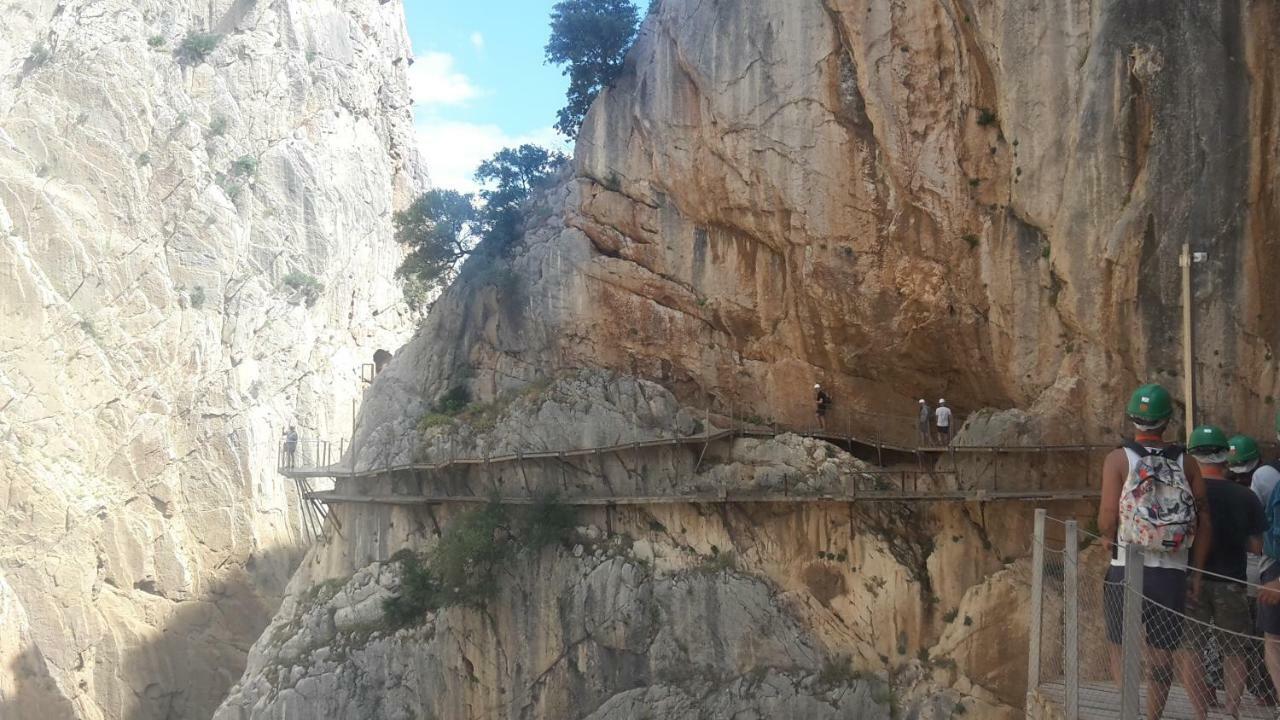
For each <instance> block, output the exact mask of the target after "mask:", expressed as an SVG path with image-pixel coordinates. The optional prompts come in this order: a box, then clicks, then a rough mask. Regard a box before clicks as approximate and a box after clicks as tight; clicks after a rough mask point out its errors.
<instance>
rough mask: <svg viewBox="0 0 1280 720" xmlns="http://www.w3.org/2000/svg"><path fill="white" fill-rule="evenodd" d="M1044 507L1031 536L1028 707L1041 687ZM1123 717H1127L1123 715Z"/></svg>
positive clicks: (1037, 509)
mask: <svg viewBox="0 0 1280 720" xmlns="http://www.w3.org/2000/svg"><path fill="white" fill-rule="evenodd" d="M1046 514H1047V513H1046V511H1045V509H1044V508H1036V524H1035V530H1034V532H1033V534H1032V536H1031V618H1030V622H1028V623H1027V638H1028V640H1030V648H1029V651H1028V652H1027V707H1028V708H1030V707H1031V701H1032V695H1033V693H1035V691H1036V690H1037V689H1038V688H1039V687H1040V625H1041V621H1042V620H1043V612H1044V605H1043V601H1044V521H1045V516H1046ZM1121 717H1127V716H1124V715H1121Z"/></svg>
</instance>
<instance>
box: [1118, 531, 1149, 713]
mask: <svg viewBox="0 0 1280 720" xmlns="http://www.w3.org/2000/svg"><path fill="white" fill-rule="evenodd" d="M1142 579H1143V578H1142V548H1139V547H1135V546H1133V545H1129V546H1128V547H1126V548H1125V562H1124V616H1123V622H1124V634H1123V635H1122V640H1121V656H1122V659H1121V663H1120V667H1121V673H1120V678H1121V680H1120V717H1122V718H1136V717H1138V696H1139V694H1140V692H1141V689H1142V645H1143V642H1144V641H1143V638H1142Z"/></svg>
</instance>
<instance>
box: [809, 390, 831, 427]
mask: <svg viewBox="0 0 1280 720" xmlns="http://www.w3.org/2000/svg"><path fill="white" fill-rule="evenodd" d="M813 402H814V414H815V415H817V416H818V428H819V429H822V430H826V429H827V410H828V409H829V408H830V407H831V396H830V395H828V394H827V391H826V390H823V389H822V384H821V383H814V385H813Z"/></svg>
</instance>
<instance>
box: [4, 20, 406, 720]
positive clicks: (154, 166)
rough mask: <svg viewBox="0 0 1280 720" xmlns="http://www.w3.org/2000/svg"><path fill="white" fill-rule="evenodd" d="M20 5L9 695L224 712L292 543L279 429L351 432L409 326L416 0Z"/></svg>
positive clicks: (87, 710)
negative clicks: (356, 404)
mask: <svg viewBox="0 0 1280 720" xmlns="http://www.w3.org/2000/svg"><path fill="white" fill-rule="evenodd" d="M4 16H5V20H4V23H3V24H0V85H2V86H3V89H2V90H0V316H3V318H4V321H3V322H2V323H0V590H2V591H3V592H0V609H2V610H0V612H3V617H4V622H3V623H0V625H3V629H2V630H0V635H3V639H2V640H0V716H3V717H6V718H8V717H50V718H52V717H71V716H74V717H79V718H95V719H96V718H108V719H115V718H130V719H137V720H143V719H146V718H162V717H178V716H181V717H200V716H208V714H209V713H210V712H211V711H212V709H213V707H214V706H215V705H216V704H217V702H218V701H219V699H220V698H221V697H222V696H223V695H224V693H225V689H226V687H227V686H229V685H230V684H231V683H232V682H233V681H234V679H235V678H236V677H237V676H238V675H239V674H240V669H241V668H242V667H243V663H244V661H245V654H246V651H247V648H248V647H249V645H250V644H251V642H252V641H253V639H254V638H256V637H257V635H258V634H259V632H260V631H261V629H262V628H263V627H264V626H265V624H266V622H267V621H268V619H269V617H270V615H271V613H272V612H273V611H274V609H275V607H276V604H277V602H278V599H279V597H280V595H281V593H282V591H283V589H284V585H285V583H286V581H287V579H288V577H289V576H290V573H291V572H292V570H293V568H294V567H295V564H296V562H297V561H298V559H299V556H300V551H301V548H300V540H301V538H300V536H299V518H298V514H297V502H296V494H295V490H294V488H293V487H292V483H291V482H288V481H285V480H283V479H282V478H280V477H279V476H278V475H277V474H276V473H275V464H276V447H277V445H276V444H277V441H278V439H279V435H280V433H281V431H282V430H283V429H284V428H285V427H286V426H288V425H290V424H296V425H297V426H298V428H299V431H300V434H301V435H302V438H303V440H304V441H307V440H314V439H316V438H325V439H329V438H337V437H339V436H342V435H345V434H346V432H347V428H349V427H350V422H351V412H352V401H353V400H355V399H358V398H359V396H360V393H361V390H360V368H361V364H362V363H367V362H370V361H371V355H372V353H373V351H374V349H376V348H379V347H385V348H388V349H393V350H394V349H395V348H396V347H397V346H398V345H399V344H400V343H402V342H403V340H404V334H405V328H407V327H408V326H409V322H408V321H409V318H407V317H406V316H405V314H404V310H403V308H402V307H401V304H400V301H399V291H398V289H397V288H396V287H395V285H394V282H393V280H392V273H393V271H394V269H395V267H396V265H397V264H398V262H399V249H398V248H397V247H396V245H395V243H394V242H393V241H392V239H391V236H390V235H391V224H390V214H391V213H392V212H393V211H394V209H395V208H396V207H398V206H400V205H401V204H402V203H405V202H406V201H407V200H408V199H409V198H410V197H411V196H412V195H413V194H414V193H415V192H416V191H417V190H418V189H419V188H420V187H422V186H423V184H424V177H423V176H422V174H421V171H420V170H419V169H418V167H417V165H416V157H415V153H414V150H413V148H412V128H411V118H410V114H409V102H410V100H409V93H408V86H407V81H406V77H405V69H406V67H407V65H408V63H409V62H410V48H409V42H408V38H407V34H406V32H405V28H404V20H403V17H402V8H401V7H400V6H399V4H397V3H384V2H378V1H377V0H319V1H311V0H308V1H306V2H302V1H295V0H279V1H276V2H269V3H268V2H253V1H252V0H216V1H215V2H203V1H202V2H174V1H172V0H164V1H159V0H98V1H95V2H89V1H87V0H84V1H78V0H70V1H67V0H59V1H57V2H55V1H54V0H24V1H22V2H18V3H11V4H10V5H9V6H8V7H7V9H6V10H5V12H4ZM197 33H211V34H216V35H217V36H218V39H217V41H215V42H210V43H209V45H210V47H207V48H204V50H207V51H208V52H207V55H204V56H203V57H201V55H202V54H203V53H202V52H201V49H200V48H193V47H192V46H191V44H190V43H188V44H187V45H186V46H184V40H185V39H188V38H194V36H195V34H197ZM197 44H198V43H197ZM311 278H314V280H315V283H318V284H312V281H311ZM19 618H20V619H21V621H20V622H19V621H18V620H16V619H19ZM11 620H13V622H11Z"/></svg>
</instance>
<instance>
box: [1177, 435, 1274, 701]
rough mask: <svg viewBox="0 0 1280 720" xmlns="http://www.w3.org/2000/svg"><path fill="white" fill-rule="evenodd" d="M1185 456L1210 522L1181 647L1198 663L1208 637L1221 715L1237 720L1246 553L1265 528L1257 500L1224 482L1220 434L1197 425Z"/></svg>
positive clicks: (1243, 677) (1208, 693)
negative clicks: (1218, 676)
mask: <svg viewBox="0 0 1280 720" xmlns="http://www.w3.org/2000/svg"><path fill="white" fill-rule="evenodd" d="M1187 452H1189V453H1191V456H1192V457H1194V458H1195V460H1196V462H1197V463H1198V464H1199V465H1200V473H1201V475H1203V476H1204V483H1205V491H1206V493H1207V495H1208V498H1209V517H1210V518H1211V519H1212V521H1213V537H1212V538H1211V540H1212V542H1210V544H1209V556H1208V558H1207V559H1206V562H1205V566H1204V571H1205V572H1204V586H1203V588H1202V589H1201V591H1200V593H1199V596H1198V597H1193V598H1192V602H1191V604H1190V608H1189V613H1188V614H1189V615H1190V616H1191V617H1192V618H1194V619H1196V620H1198V621H1199V622H1198V623H1195V624H1193V625H1192V626H1191V628H1192V632H1191V633H1190V637H1188V638H1187V640H1189V641H1190V642H1189V643H1187V645H1188V646H1189V647H1191V648H1193V649H1194V652H1195V655H1194V658H1195V659H1197V660H1198V659H1199V658H1200V657H1203V653H1204V651H1205V650H1207V649H1208V648H1209V647H1210V643H1209V640H1210V639H1211V637H1212V640H1213V641H1214V643H1213V644H1214V645H1216V647H1217V648H1218V651H1219V653H1220V654H1221V657H1222V668H1223V671H1224V673H1223V687H1224V688H1225V690H1226V694H1227V701H1226V706H1225V709H1226V711H1227V714H1228V715H1230V716H1231V717H1239V714H1240V698H1241V697H1243V696H1244V691H1245V683H1246V681H1247V679H1248V674H1247V672H1246V665H1245V661H1244V656H1245V653H1246V652H1248V650H1249V648H1248V646H1247V645H1246V643H1245V642H1243V640H1244V638H1246V637H1247V636H1248V635H1249V634H1250V633H1251V632H1252V630H1253V621H1252V618H1251V615H1250V612H1249V595H1248V592H1247V586H1246V585H1245V582H1246V580H1247V578H1248V567H1249V553H1251V552H1252V553H1259V552H1262V533H1263V532H1264V531H1265V530H1266V529H1267V524H1266V519H1265V518H1264V516H1263V512H1262V503H1261V502H1259V501H1258V496H1257V495H1254V494H1253V491H1252V490H1250V489H1249V488H1247V487H1245V486H1243V485H1240V484H1238V483H1236V482H1233V481H1232V480H1230V479H1229V478H1228V477H1227V463H1228V462H1229V458H1230V455H1231V443H1230V441H1229V440H1228V439H1227V434H1226V433H1225V432H1223V431H1222V429H1221V428H1218V427H1215V426H1213V425H1202V426H1200V427H1198V428H1196V429H1195V430H1193V431H1192V432H1191V441H1190V442H1189V443H1187ZM1197 574H1198V573H1197ZM1200 677H1201V678H1203V674H1201V675H1200ZM1196 689H1197V691H1198V692H1200V693H1202V694H1203V695H1204V698H1205V701H1206V702H1209V701H1211V700H1213V695H1214V691H1213V690H1211V689H1210V688H1209V686H1208V684H1206V683H1204V682H1201V683H1200V685H1199V686H1198V687H1197V688H1196Z"/></svg>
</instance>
